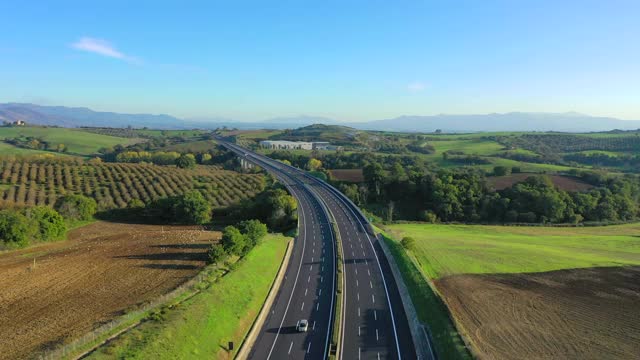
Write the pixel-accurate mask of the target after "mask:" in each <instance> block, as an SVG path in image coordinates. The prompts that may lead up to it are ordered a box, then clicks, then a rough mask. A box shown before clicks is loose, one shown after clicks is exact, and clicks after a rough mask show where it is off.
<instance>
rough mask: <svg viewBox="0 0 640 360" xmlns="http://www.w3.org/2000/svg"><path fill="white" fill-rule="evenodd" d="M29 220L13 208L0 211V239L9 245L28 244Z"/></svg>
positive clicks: (21, 245) (22, 245)
mask: <svg viewBox="0 0 640 360" xmlns="http://www.w3.org/2000/svg"><path fill="white" fill-rule="evenodd" d="M28 235H29V221H28V220H27V218H26V217H25V216H24V215H22V214H20V213H18V212H17V211H15V210H2V211H0V240H2V241H3V242H4V244H5V245H7V246H9V247H24V246H27V245H28V244H29V237H28Z"/></svg>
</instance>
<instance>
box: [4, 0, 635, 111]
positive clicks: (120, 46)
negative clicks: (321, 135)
mask: <svg viewBox="0 0 640 360" xmlns="http://www.w3.org/2000/svg"><path fill="white" fill-rule="evenodd" d="M639 19H640V1H638V0H629V1H626V0H625V1H622V0H607V1H602V0H599V1H591V0H579V1H574V0H562V1H557V0H551V1H548V0H531V1H527V0H504V1H494V0H482V1H481V0H474V1H456V0H442V1H403V0H386V1H378V0H366V1H350V0H341V1H333V0H297V1H275V0H273V1H242V0H226V1H202V2H192V1H46V2H45V1H0V102H32V103H37V104H42V105H64V106H83V107H89V108H92V109H94V110H101V111H116V112H131V113H167V114H170V115H174V116H179V117H183V118H228V119H235V120H244V121H255V120H262V119H267V118H272V117H287V116H297V115H301V114H306V115H313V116H325V117H330V118H333V119H336V120H344V121H364V120H377V119H385V118H391V117H396V116H401V115H434V114H441V113H446V114H478V113H493V112H510V111H529V112H568V111H577V112H581V113H586V114H590V115H597V116H612V117H618V118H622V119H634V120H640V20H639Z"/></svg>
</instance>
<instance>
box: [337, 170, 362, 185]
mask: <svg viewBox="0 0 640 360" xmlns="http://www.w3.org/2000/svg"><path fill="white" fill-rule="evenodd" d="M329 174H330V175H331V178H332V179H335V180H338V181H346V182H354V183H361V182H364V176H363V175H362V169H333V170H329Z"/></svg>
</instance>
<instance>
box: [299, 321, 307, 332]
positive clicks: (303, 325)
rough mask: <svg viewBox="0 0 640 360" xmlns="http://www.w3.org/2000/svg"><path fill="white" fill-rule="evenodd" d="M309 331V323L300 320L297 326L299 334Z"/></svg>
mask: <svg viewBox="0 0 640 360" xmlns="http://www.w3.org/2000/svg"><path fill="white" fill-rule="evenodd" d="M308 329H309V322H308V321H307V320H305V319H302V320H299V321H298V324H297V325H296V330H297V331H298V332H307V330H308Z"/></svg>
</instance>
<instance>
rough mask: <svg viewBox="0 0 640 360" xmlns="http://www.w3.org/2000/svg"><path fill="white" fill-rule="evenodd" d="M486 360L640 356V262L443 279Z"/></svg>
mask: <svg viewBox="0 0 640 360" xmlns="http://www.w3.org/2000/svg"><path fill="white" fill-rule="evenodd" d="M436 285H437V286H438V288H439V289H440V290H441V291H442V293H443V295H444V297H445V298H446V300H447V302H448V305H449V306H450V309H451V310H452V312H453V313H454V315H455V316H456V318H457V319H458V320H459V321H460V322H461V323H462V324H463V326H464V328H465V330H466V332H467V333H468V336H469V338H470V340H471V341H472V342H473V344H474V347H475V349H476V350H477V354H478V356H479V358H480V359H637V358H638V356H640V267H637V266H636V267H614V268H590V269H572V270H560V271H552V272H546V273H537V274H500V275H457V276H451V277H446V278H443V279H441V280H439V281H437V282H436Z"/></svg>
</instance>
